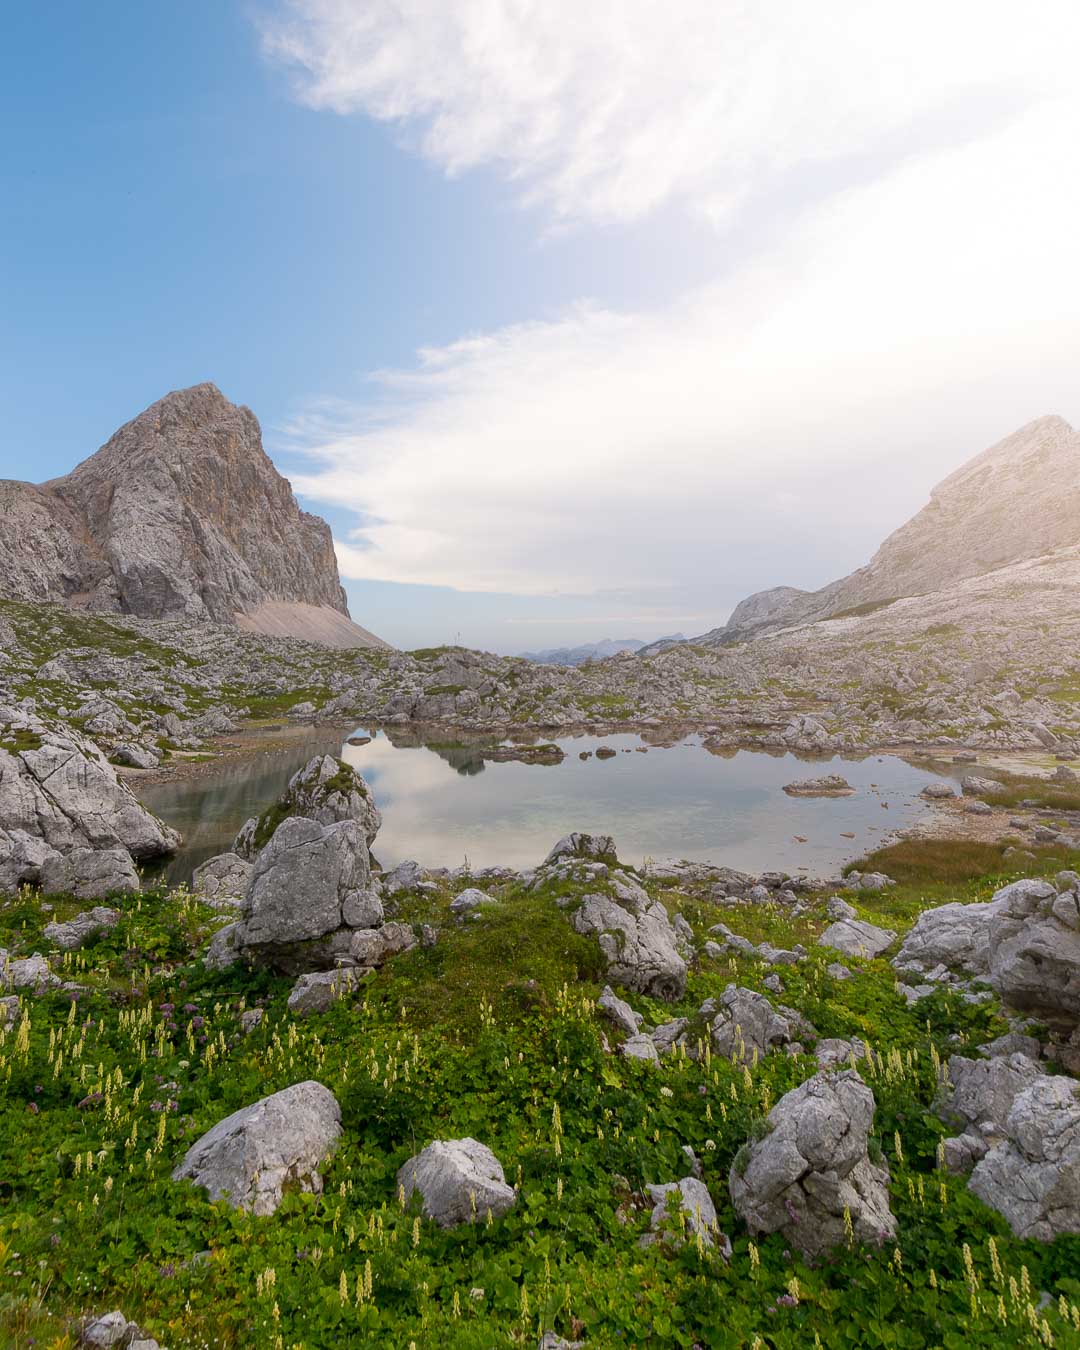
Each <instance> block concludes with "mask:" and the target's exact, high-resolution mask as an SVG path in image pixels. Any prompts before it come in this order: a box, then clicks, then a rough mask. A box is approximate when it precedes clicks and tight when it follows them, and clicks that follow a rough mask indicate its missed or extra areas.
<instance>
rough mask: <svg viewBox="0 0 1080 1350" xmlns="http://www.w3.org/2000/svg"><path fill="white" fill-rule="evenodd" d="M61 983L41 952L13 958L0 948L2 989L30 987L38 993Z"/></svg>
mask: <svg viewBox="0 0 1080 1350" xmlns="http://www.w3.org/2000/svg"><path fill="white" fill-rule="evenodd" d="M59 985H60V978H59V976H57V975H54V974H53V972H52V970H51V968H50V966H49V963H48V961H47V960H46V959H45V957H44V956H42V955H41V953H40V952H35V953H34V954H33V956H24V957H21V958H12V957H10V956H9V955H8V953H7V952H6V951H4V950H3V949H2V948H0V989H28V990H30V991H31V992H32V993H35V994H36V993H41V992H43V991H44V990H46V989H56V988H58V987H59Z"/></svg>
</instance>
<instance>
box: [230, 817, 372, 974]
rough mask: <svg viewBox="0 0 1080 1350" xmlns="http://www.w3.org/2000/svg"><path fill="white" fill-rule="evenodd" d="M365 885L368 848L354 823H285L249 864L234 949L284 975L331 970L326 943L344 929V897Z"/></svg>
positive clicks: (292, 819)
mask: <svg viewBox="0 0 1080 1350" xmlns="http://www.w3.org/2000/svg"><path fill="white" fill-rule="evenodd" d="M370 880H371V866H370V860H369V857H368V851H367V844H366V842H365V840H364V836H363V833H362V832H361V830H360V827H359V826H358V825H357V823H356V822H355V821H353V820H345V821H339V822H337V823H335V824H332V825H320V824H319V823H318V821H314V820H309V819H307V818H305V817H301V816H293V817H290V818H289V819H288V820H284V821H282V823H281V824H280V825H279V826H278V828H277V829H276V830H275V831H274V834H273V836H272V837H271V839H270V842H269V843H268V844H267V845H266V847H265V848H264V849H263V851H262V852H261V853H260V854H259V856H258V858H257V859H256V861H255V865H254V868H253V870H252V874H251V882H250V885H249V887H248V892H247V895H246V897H245V900H244V905H243V911H242V912H243V918H242V919H241V930H240V932H239V933H238V934H237V940H238V941H237V945H238V946H239V948H240V949H241V951H242V953H243V954H245V955H246V956H248V957H251V958H253V959H255V960H257V962H258V963H259V964H262V965H268V966H271V967H272V968H275V969H281V970H284V971H286V972H290V971H293V972H294V973H295V972H296V971H302V970H304V969H325V968H328V967H331V968H332V966H333V964H334V961H333V957H334V955H335V952H334V949H333V945H332V944H331V943H330V942H328V941H327V939H329V938H330V937H331V935H333V934H336V933H337V932H338V931H339V930H341V929H342V928H344V927H345V926H346V922H345V920H344V918H343V915H342V910H343V906H344V905H345V903H346V900H347V898H348V897H351V896H353V894H354V892H357V891H362V890H366V889H367V887H368V886H369V884H370ZM352 903H354V904H355V903H356V902H352Z"/></svg>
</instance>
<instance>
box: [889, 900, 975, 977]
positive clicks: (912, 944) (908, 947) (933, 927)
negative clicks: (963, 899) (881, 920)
mask: <svg viewBox="0 0 1080 1350" xmlns="http://www.w3.org/2000/svg"><path fill="white" fill-rule="evenodd" d="M993 913H994V906H993V904H992V903H991V904H974V905H961V904H959V903H957V902H955V901H954V902H953V903H951V904H948V905H939V906H938V907H937V908H936V909H926V910H923V912H922V913H921V914H920V915H919V917H918V918H917V919H916V921H915V923H914V925H913V926H912V928H911V929H910V930H909V931H908V932H907V933H906V934H905V936H904V939H903V941H902V942H901V943H900V950H899V951H898V952H897V954H896V956H895V957H894V958H893V962H892V964H893V966H894V968H895V969H896V970H905V971H911V972H913V973H916V974H923V975H925V974H927V973H928V972H929V971H931V970H936V969H937V968H938V966H945V967H946V968H947V969H949V970H953V971H957V972H960V973H962V974H964V975H971V976H975V977H977V978H978V977H985V976H986V975H987V974H988V972H989V969H990V919H991V917H992V915H993Z"/></svg>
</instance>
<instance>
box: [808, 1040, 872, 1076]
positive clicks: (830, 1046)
mask: <svg viewBox="0 0 1080 1350" xmlns="http://www.w3.org/2000/svg"><path fill="white" fill-rule="evenodd" d="M865 1057H866V1043H865V1041H861V1040H859V1038H858V1037H857V1036H856V1037H854V1038H853V1039H852V1040H850V1041H845V1040H842V1039H838V1038H836V1037H829V1038H827V1039H822V1040H820V1041H818V1043H817V1045H815V1046H814V1058H815V1059H816V1060H817V1062H818V1068H819V1069H840V1068H846V1067H847V1066H848V1065H849V1064H851V1062H852V1060H855V1062H856V1064H857V1063H858V1061H859V1060H860V1059H864V1058H865Z"/></svg>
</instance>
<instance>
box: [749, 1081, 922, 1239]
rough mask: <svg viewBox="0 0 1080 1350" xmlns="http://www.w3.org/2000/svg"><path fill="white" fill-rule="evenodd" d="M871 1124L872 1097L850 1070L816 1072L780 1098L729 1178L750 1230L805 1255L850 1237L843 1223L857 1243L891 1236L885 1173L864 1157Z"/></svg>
mask: <svg viewBox="0 0 1080 1350" xmlns="http://www.w3.org/2000/svg"><path fill="white" fill-rule="evenodd" d="M873 1120H874V1094H873V1093H872V1092H871V1091H870V1089H869V1088H868V1087H867V1086H866V1084H865V1083H864V1082H863V1081H862V1079H861V1078H860V1077H859V1075H858V1074H857V1073H856V1072H855V1071H854V1070H853V1069H847V1070H845V1071H844V1072H843V1073H827V1072H826V1073H818V1074H815V1075H814V1077H813V1078H809V1079H807V1081H806V1082H805V1083H803V1084H801V1085H800V1086H799V1087H797V1088H794V1089H793V1090H792V1091H791V1092H788V1093H786V1094H785V1095H784V1096H783V1097H781V1098H780V1100H779V1101H778V1102H777V1103H776V1105H775V1106H774V1107H773V1109H772V1110H771V1111H770V1112H769V1115H768V1120H767V1124H768V1127H769V1133H768V1134H766V1135H765V1136H764V1138H762V1139H759V1140H757V1141H756V1142H754V1143H750V1144H749V1145H747V1146H746V1151H745V1153H740V1154H739V1155H738V1156H736V1159H735V1162H734V1163H733V1164H732V1167H731V1172H730V1174H729V1177H728V1184H729V1187H730V1190H731V1200H732V1204H733V1205H734V1206H735V1212H736V1214H738V1215H739V1217H740V1218H741V1219H742V1220H743V1222H744V1223H745V1224H746V1226H747V1228H749V1230H750V1232H751V1233H775V1232H781V1233H783V1235H784V1237H785V1238H786V1239H787V1241H788V1242H790V1243H791V1244H792V1246H794V1247H797V1248H798V1249H799V1250H800V1251H801V1252H802V1253H803V1254H804V1255H805V1256H807V1257H811V1258H812V1257H817V1256H823V1255H825V1254H826V1253H828V1252H830V1251H832V1250H833V1249H834V1248H836V1247H839V1246H842V1245H843V1244H844V1243H845V1242H846V1241H847V1240H848V1236H847V1231H846V1225H847V1221H848V1219H849V1220H850V1223H851V1231H852V1237H853V1238H854V1240H855V1241H857V1242H866V1243H876V1244H880V1243H881V1242H882V1241H884V1240H885V1239H886V1238H889V1237H892V1236H893V1234H894V1233H895V1232H896V1220H895V1218H894V1217H893V1214H892V1210H891V1209H890V1208H889V1191H888V1181H889V1173H888V1169H887V1168H886V1167H885V1165H884V1163H882V1164H875V1163H873V1162H871V1160H870V1157H869V1155H868V1152H867V1144H868V1142H869V1138H870V1127H871V1125H872V1124H873ZM845 1216H847V1217H846V1218H845Z"/></svg>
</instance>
